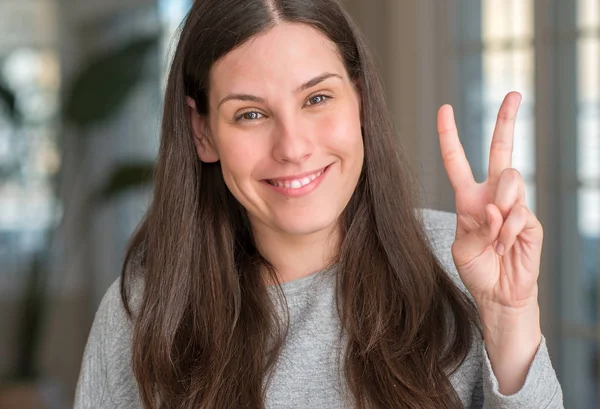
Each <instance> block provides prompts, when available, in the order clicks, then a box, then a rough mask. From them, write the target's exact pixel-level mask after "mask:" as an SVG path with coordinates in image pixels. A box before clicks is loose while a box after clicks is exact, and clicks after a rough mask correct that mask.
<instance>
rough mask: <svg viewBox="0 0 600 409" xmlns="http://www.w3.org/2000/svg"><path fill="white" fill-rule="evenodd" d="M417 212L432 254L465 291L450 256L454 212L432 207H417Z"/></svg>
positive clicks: (452, 241)
mask: <svg viewBox="0 0 600 409" xmlns="http://www.w3.org/2000/svg"><path fill="white" fill-rule="evenodd" d="M418 213H420V214H419V215H418V216H419V217H420V220H421V222H422V224H423V228H424V229H425V233H426V234H427V239H428V241H429V244H430V247H431V250H432V252H433V254H434V255H435V256H436V257H437V259H438V260H439V261H440V263H441V264H442V266H443V267H444V270H446V272H448V275H449V276H450V278H451V279H452V280H453V281H454V283H455V284H456V285H457V286H458V287H459V288H460V289H461V290H463V291H464V292H467V290H466V288H465V286H464V284H463V282H462V280H461V279H460V277H459V275H458V271H457V270H456V266H455V264H454V260H453V258H452V243H454V239H455V236H456V214H454V213H451V212H445V211H441V210H433V209H419V212H418Z"/></svg>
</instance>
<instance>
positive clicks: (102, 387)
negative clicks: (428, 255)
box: [75, 210, 563, 409]
mask: <svg viewBox="0 0 600 409" xmlns="http://www.w3.org/2000/svg"><path fill="white" fill-rule="evenodd" d="M423 221H424V224H425V227H426V229H427V232H428V236H429V239H430V242H431V245H432V247H433V249H434V251H435V254H436V255H437V256H438V258H439V259H440V261H441V262H442V263H443V265H444V266H445V267H446V269H447V270H448V272H449V273H450V274H451V276H452V278H453V279H454V280H455V282H456V283H457V285H458V286H459V287H460V288H462V289H463V290H465V288H464V286H463V285H462V283H461V282H460V279H459V277H458V274H457V272H456V269H455V266H454V263H453V261H452V255H451V253H450V248H451V244H452V242H453V240H454V230H455V226H456V217H455V215H453V214H450V213H444V212H438V211H432V210H424V212H423ZM334 277H335V268H333V269H330V270H325V271H321V272H318V273H315V274H312V275H310V276H308V277H305V278H301V279H298V280H294V281H290V282H287V283H284V284H283V290H284V294H285V296H286V299H287V302H288V308H289V312H290V328H289V332H288V336H287V338H286V343H285V345H284V348H283V350H282V353H281V356H280V357H279V359H278V361H277V364H276V367H275V373H274V376H273V377H272V379H271V382H270V383H269V384H268V387H267V407H268V408H273V409H275V408H319V409H338V408H348V407H350V404H349V401H348V396H349V393H348V391H345V390H344V384H343V382H342V379H343V377H342V376H341V373H340V367H339V365H338V361H337V357H338V353H339V352H340V348H341V347H340V345H338V331H339V319H338V317H337V315H336V309H335V299H334ZM465 291H466V290H465ZM140 293H141V290H140V291H138V294H134V302H135V298H137V299H138V300H139V298H140V297H141V294H140ZM131 328H132V324H131V322H130V321H129V320H128V318H127V317H126V315H125V312H124V310H123V306H122V304H121V300H120V295H119V280H117V281H116V282H115V283H114V284H113V285H112V286H111V287H110V288H109V289H108V291H107V293H106V295H105V296H104V298H103V300H102V303H101V304H100V307H99V309H98V312H97V314H96V318H95V320H94V324H93V326H92V330H91V333H90V336H89V340H88V343H87V346H86V349H85V353H84V357H83V364H82V367H81V373H80V377H79V383H78V385H77V392H76V398H75V408H76V409H84V408H98V409H116V408H141V404H140V400H139V396H138V389H137V386H136V381H135V378H134V376H133V374H132V371H131ZM450 380H451V382H452V385H453V386H454V388H455V389H456V391H457V393H458V396H459V397H460V399H461V400H462V402H463V405H464V407H465V408H472V409H475V408H483V409H538V408H539V409H543V408H544V409H545V408H552V409H558V408H563V402H562V391H561V388H560V385H559V383H558V380H557V378H556V374H555V372H554V369H553V368H552V364H551V362H550V357H549V356H548V350H547V348H546V344H545V340H544V339H542V342H541V344H540V346H539V348H538V351H537V353H536V355H535V358H534V360H533V362H532V364H531V367H530V369H529V372H528V374H527V378H526V380H525V384H524V385H523V387H522V388H521V390H520V391H519V392H517V393H515V394H514V395H510V396H503V395H502V394H501V393H500V392H499V391H498V382H497V380H496V378H495V377H494V373H493V371H492V368H491V364H490V361H489V359H488V357H487V354H486V352H485V346H484V343H483V341H482V340H481V339H479V338H478V339H476V340H475V342H474V343H473V346H472V349H471V351H470V353H469V355H468V357H467V359H466V360H465V362H464V363H463V364H462V365H461V366H460V368H459V369H458V370H457V371H456V372H455V373H454V374H452V375H451V378H450Z"/></svg>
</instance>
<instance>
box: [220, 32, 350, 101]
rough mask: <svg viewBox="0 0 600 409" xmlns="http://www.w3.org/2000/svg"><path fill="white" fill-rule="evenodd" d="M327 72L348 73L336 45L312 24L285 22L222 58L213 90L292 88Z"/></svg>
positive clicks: (253, 90) (221, 92) (343, 74)
mask: <svg viewBox="0 0 600 409" xmlns="http://www.w3.org/2000/svg"><path fill="white" fill-rule="evenodd" d="M323 72H332V73H335V74H338V75H340V76H345V70H344V65H343V62H342V60H341V58H340V56H339V53H338V52H337V48H336V46H335V44H333V43H332V42H331V41H330V40H329V39H328V38H327V37H326V36H325V35H324V34H323V33H322V32H320V31H319V30H317V29H315V28H313V27H311V26H309V25H306V24H290V23H283V24H279V25H277V26H275V27H273V28H271V29H269V30H268V31H266V32H265V33H262V34H260V35H257V36H255V37H253V38H252V39H250V40H248V41H247V42H246V43H244V44H243V45H242V46H240V47H238V48H236V49H234V50H232V51H231V52H229V53H228V54H226V55H225V56H223V57H222V58H221V59H219V60H218V61H217V62H216V63H215V64H214V65H213V67H212V69H211V73H210V82H211V86H210V89H211V91H213V90H214V93H215V94H219V95H222V94H223V93H225V94H227V93H230V92H248V93H251V92H256V91H258V90H261V89H264V88H265V87H267V88H268V87H275V88H281V87H285V88H286V89H279V91H287V88H289V90H290V91H291V90H293V89H296V88H297V87H298V86H299V85H300V84H302V83H304V82H305V81H306V80H307V79H310V78H312V77H314V76H316V75H319V74H321V73H323ZM211 93H212V92H211Z"/></svg>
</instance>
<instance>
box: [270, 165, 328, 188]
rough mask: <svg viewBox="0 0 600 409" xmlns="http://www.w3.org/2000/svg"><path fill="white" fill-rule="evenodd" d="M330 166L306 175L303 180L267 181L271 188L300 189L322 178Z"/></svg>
mask: <svg viewBox="0 0 600 409" xmlns="http://www.w3.org/2000/svg"><path fill="white" fill-rule="evenodd" d="M327 168H328V166H326V167H324V168H323V169H321V170H319V171H317V172H314V173H311V174H310V175H306V176H304V177H302V178H297V179H267V183H268V184H270V185H271V186H277V187H283V188H287V189H300V188H302V187H304V186H306V185H308V184H310V183H311V182H313V181H314V180H315V179H316V178H318V177H319V176H321V175H322V174H323V172H325V170H327Z"/></svg>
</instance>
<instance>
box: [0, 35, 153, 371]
mask: <svg viewBox="0 0 600 409" xmlns="http://www.w3.org/2000/svg"><path fill="white" fill-rule="evenodd" d="M159 38H160V35H159V34H158V33H156V34H154V35H150V36H147V37H144V38H139V39H136V40H133V41H132V42H130V43H128V44H126V45H124V46H122V47H120V48H118V49H117V50H114V51H112V52H108V53H104V54H101V55H98V56H97V57H95V58H93V59H91V60H90V61H89V62H88V63H87V64H86V65H85V66H84V67H83V69H82V70H81V71H80V72H79V74H78V75H76V76H75V79H74V81H73V82H72V83H71V86H70V87H69V88H68V92H67V93H66V97H65V100H64V104H63V108H62V113H61V116H62V118H61V119H62V123H63V124H64V125H66V126H70V127H73V128H74V129H76V130H77V131H79V133H80V134H81V135H85V134H86V132H85V130H86V129H87V128H89V127H91V126H93V125H96V124H99V123H101V122H103V121H105V120H107V119H109V118H111V117H112V116H113V115H114V114H115V113H116V112H118V111H119V110H120V109H121V107H122V106H123V104H124V103H125V102H126V100H127V98H128V96H129V95H130V93H131V91H132V90H133V89H135V87H136V86H137V85H138V83H139V82H140V80H141V79H142V78H143V72H144V66H145V63H146V62H147V60H148V58H147V57H148V55H149V53H150V52H152V51H153V50H156V49H157V46H158V41H159ZM16 101H17V98H16V96H15V93H14V92H13V91H12V90H11V89H10V88H9V87H7V86H4V85H2V84H0V104H2V105H3V106H5V107H6V112H8V116H9V117H10V118H11V120H12V121H13V126H14V127H19V126H20V121H19V118H20V115H19V112H18V107H17V104H16ZM152 170H153V163H152V162H150V161H148V162H136V163H125V164H122V165H120V166H119V167H117V168H116V169H114V170H113V171H112V172H111V174H110V175H109V177H108V180H107V182H106V184H105V185H104V186H103V187H102V188H100V189H99V190H98V191H97V192H95V193H93V194H92V195H91V196H90V202H91V203H102V202H105V201H107V200H110V199H111V198H113V197H114V196H116V195H118V194H120V193H121V192H123V191H125V190H128V189H131V188H136V187H140V186H144V185H147V184H148V183H150V182H151V175H152ZM59 178H60V176H59V175H57V176H56V180H53V181H52V185H53V186H54V187H55V190H56V192H58V180H59ZM4 180H6V176H5V177H4V178H3V176H2V173H1V172H0V184H2V183H3V181H4ZM57 194H58V193H57ZM52 236H53V232H51V231H49V232H47V240H46V242H47V243H50V242H51V240H52ZM46 251H47V250H46V249H43V250H40V251H39V252H38V253H36V254H34V255H33V257H32V260H31V264H30V268H29V270H28V271H26V272H25V273H26V274H27V283H26V289H25V292H24V294H23V297H22V307H21V309H20V311H21V313H22V319H21V320H20V323H21V328H20V330H19V336H18V348H19V350H18V351H17V357H18V359H17V360H18V362H17V368H15V370H14V374H13V375H12V376H11V377H10V378H11V379H12V380H27V379H35V378H36V377H37V372H36V365H35V353H36V351H37V349H38V346H39V341H40V335H41V328H42V325H43V321H44V314H45V311H46V308H45V307H46V301H47V276H48V275H47V274H46V273H45V270H46V267H45V266H46V263H45V260H46Z"/></svg>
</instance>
